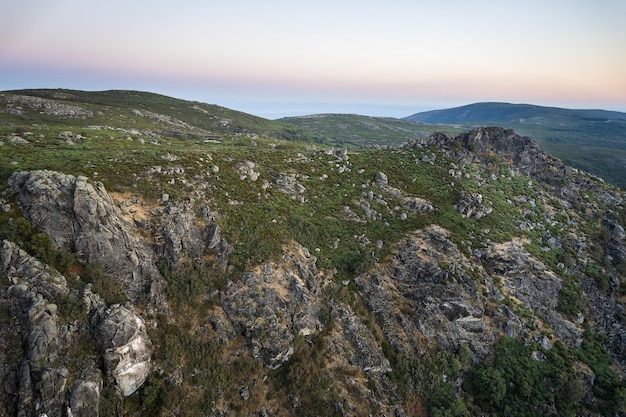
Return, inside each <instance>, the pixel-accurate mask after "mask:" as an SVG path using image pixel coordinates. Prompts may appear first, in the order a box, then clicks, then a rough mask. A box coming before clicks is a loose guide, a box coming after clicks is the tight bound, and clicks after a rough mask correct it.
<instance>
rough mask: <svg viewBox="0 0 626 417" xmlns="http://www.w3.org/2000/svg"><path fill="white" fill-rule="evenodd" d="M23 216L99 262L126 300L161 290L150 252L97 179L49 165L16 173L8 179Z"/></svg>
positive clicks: (154, 296) (63, 245) (156, 294)
mask: <svg viewBox="0 0 626 417" xmlns="http://www.w3.org/2000/svg"><path fill="white" fill-rule="evenodd" d="M9 185H10V187H11V189H12V190H13V191H14V192H16V193H17V202H18V204H19V206H20V208H21V209H22V211H23V213H24V217H25V218H26V219H27V220H28V221H29V222H30V223H31V224H32V225H33V226H35V227H36V228H37V229H38V230H40V231H42V232H44V233H46V234H47V235H49V236H50V237H51V238H52V240H53V241H54V243H55V244H56V245H57V246H59V247H60V248H63V249H66V250H69V251H71V252H74V253H76V254H77V256H78V257H79V259H80V260H81V261H82V262H84V263H89V262H94V263H98V264H100V265H102V267H103V269H104V271H105V272H106V273H107V274H108V275H110V276H113V277H115V278H117V279H119V280H120V281H121V283H122V285H123V287H124V292H125V293H126V295H127V296H128V297H129V298H130V299H131V300H137V299H138V298H139V297H140V296H141V295H142V294H148V295H149V296H150V299H151V300H153V301H156V300H159V299H161V298H162V296H163V283H162V279H161V277H160V275H159V272H158V271H157V269H156V267H155V266H154V264H153V262H152V255H151V253H150V251H149V250H148V248H147V246H146V244H145V242H144V241H142V240H141V239H140V238H139V237H138V233H137V231H136V230H135V229H134V226H133V225H130V224H128V223H126V222H125V221H124V219H123V218H122V217H121V215H120V213H119V211H118V210H117V208H116V207H115V205H114V203H113V201H112V199H111V197H110V196H109V195H108V194H107V192H106V190H105V189H104V186H103V185H102V183H100V182H95V183H91V182H89V181H88V180H87V178H86V177H83V176H78V177H75V176H73V175H66V174H61V173H58V172H54V171H30V172H19V173H15V174H13V175H12V176H11V178H10V179H9Z"/></svg>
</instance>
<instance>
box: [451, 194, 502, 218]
mask: <svg viewBox="0 0 626 417" xmlns="http://www.w3.org/2000/svg"><path fill="white" fill-rule="evenodd" d="M454 209H455V210H456V211H458V212H459V213H460V214H461V216H463V217H466V218H473V219H482V218H483V217H485V216H487V215H488V214H491V212H493V208H491V207H487V206H486V205H484V204H483V195H482V194H480V193H474V194H470V193H466V192H462V193H461V196H460V197H459V202H458V203H456V204H455V205H454Z"/></svg>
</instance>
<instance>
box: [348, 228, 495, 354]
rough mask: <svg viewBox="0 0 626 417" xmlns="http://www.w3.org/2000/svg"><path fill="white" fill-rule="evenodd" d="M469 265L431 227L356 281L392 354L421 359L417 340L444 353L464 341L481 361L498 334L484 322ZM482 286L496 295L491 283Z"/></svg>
mask: <svg viewBox="0 0 626 417" xmlns="http://www.w3.org/2000/svg"><path fill="white" fill-rule="evenodd" d="M470 265H471V263H470V262H469V260H467V259H466V258H465V256H464V255H463V254H462V253H461V252H460V251H459V250H458V248H457V247H456V245H455V244H454V243H452V242H451V241H450V240H449V239H448V234H447V232H446V231H445V230H443V229H442V228H440V227H438V226H429V227H426V228H424V229H421V230H419V231H417V232H415V233H414V234H412V235H410V236H409V237H407V238H406V239H405V240H404V241H403V242H400V243H398V244H397V245H396V247H395V249H394V256H393V259H392V261H391V262H390V263H389V264H388V265H381V266H380V268H378V269H377V270H375V271H372V272H368V273H366V274H363V275H361V276H359V277H357V278H356V279H355V281H356V283H357V285H358V286H359V288H360V289H361V291H362V292H363V296H364V298H365V300H366V302H367V303H368V304H369V306H370V308H371V310H372V312H373V313H374V314H375V316H376V318H377V320H378V322H379V323H380V326H381V329H382V331H383V333H384V334H385V337H386V338H387V340H389V342H390V343H391V345H392V346H393V347H394V349H395V350H396V351H398V352H404V353H407V354H409V355H414V356H415V357H419V356H420V355H422V354H423V353H424V352H423V351H421V350H420V348H419V346H418V344H416V343H415V340H416V337H417V338H418V339H419V338H426V339H430V340H432V341H433V342H436V343H439V344H440V345H441V346H443V347H444V348H448V349H455V348H457V347H458V346H460V345H461V344H463V343H468V344H469V345H470V348H471V349H472V351H474V352H475V353H477V354H478V355H479V356H482V357H485V356H486V355H487V354H488V352H489V350H490V345H491V343H492V342H493V340H495V337H496V334H495V332H494V329H493V328H491V327H490V326H488V325H486V323H485V322H484V320H483V316H484V312H485V308H484V303H485V299H484V298H483V295H481V288H479V284H478V283H477V282H476V280H475V279H473V278H472V277H471V276H469V275H468V274H467V272H466V271H467V270H468V269H469V268H470ZM483 272H484V271H483ZM485 275H486V274H485ZM485 287H486V288H489V289H490V291H491V292H496V291H497V289H496V288H495V286H494V285H493V283H491V282H490V280H489V279H487V280H486V282H485ZM417 335H419V336H417Z"/></svg>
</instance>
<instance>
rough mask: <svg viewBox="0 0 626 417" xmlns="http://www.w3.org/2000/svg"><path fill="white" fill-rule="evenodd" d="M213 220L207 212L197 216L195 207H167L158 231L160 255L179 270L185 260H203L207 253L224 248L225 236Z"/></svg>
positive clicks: (157, 250)
mask: <svg viewBox="0 0 626 417" xmlns="http://www.w3.org/2000/svg"><path fill="white" fill-rule="evenodd" d="M214 220H215V218H214V216H213V214H212V213H210V212H209V211H208V210H207V211H206V214H205V215H203V216H200V217H199V216H197V215H196V213H195V211H194V207H193V205H189V206H182V207H180V206H176V205H173V204H170V205H168V206H167V207H166V208H165V209H164V210H163V215H162V216H161V219H160V222H159V224H158V226H157V227H156V231H157V236H158V237H159V239H158V242H157V245H156V248H155V250H156V252H157V254H158V255H159V256H161V257H162V258H163V259H166V260H167V261H168V262H169V263H170V264H171V265H172V266H174V267H179V266H182V264H183V263H184V261H185V260H188V259H192V260H193V259H198V258H201V257H202V256H203V255H204V253H205V251H206V249H214V248H218V247H220V248H221V243H222V234H221V230H220V228H219V226H218V225H217V224H216V223H215V221H214ZM203 224H205V226H202V225H203Z"/></svg>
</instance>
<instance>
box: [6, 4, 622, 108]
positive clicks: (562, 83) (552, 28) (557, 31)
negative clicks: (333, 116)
mask: <svg viewBox="0 0 626 417" xmlns="http://www.w3.org/2000/svg"><path fill="white" fill-rule="evenodd" d="M625 19H626V1H625V0H601V1H592V0H588V1H581V0H569V1H561V0H531V1H519V0H517V1H506V0H497V1H495V0H494V1H491V0H472V1H468V0H462V1H461V0H440V1H432V0H430V1H416V0H412V1H399V0H385V1H370V0H360V1H351V0H350V1H349V0H333V1H330V0H316V1H306V2H305V1H299V0H290V1H287V0H285V1H283V0H265V1H258V0H256V1H252V0H228V1H225V0H220V1H197V0H177V1H176V2H174V1H164V0H150V1H144V0H123V1H121V0H107V1H101V0H92V1H85V0H55V1H49V0H20V1H5V2H3V4H2V5H1V6H0V90H9V89H21V88H39V87H46V88H73V89H82V90H108V89H132V90H143V91H152V92H156V93H160V94H165V95H170V96H174V97H178V98H183V99H190V100H197V101H201V102H206V103H212V104H219V105H222V106H226V107H230V108H233V109H236V110H241V111H245V112H248V113H252V114H256V115H260V116H263V117H268V118H278V117H282V116H288V115H302V114H311V113H325V112H341V113H359V114H367V115H373V116H394V117H403V116H408V115H410V114H413V113H415V112H418V111H424V110H432V109H438V108H446V107H453V106H459V105H464V104H470V103H473V102H479V101H506V102H513V103H532V104H539V105H550V106H558V107H569V108H602V109H607V110H618V111H626V24H625V23H624V22H625Z"/></svg>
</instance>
